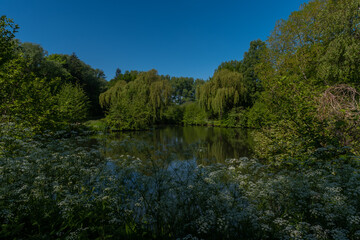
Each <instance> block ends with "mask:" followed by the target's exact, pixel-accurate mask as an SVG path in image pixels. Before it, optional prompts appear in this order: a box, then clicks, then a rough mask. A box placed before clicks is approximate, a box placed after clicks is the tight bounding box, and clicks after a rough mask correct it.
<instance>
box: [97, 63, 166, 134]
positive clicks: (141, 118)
mask: <svg viewBox="0 0 360 240" xmlns="http://www.w3.org/2000/svg"><path fill="white" fill-rule="evenodd" d="M171 92H172V88H171V85H170V83H169V81H168V80H164V79H161V77H160V76H159V75H158V73H157V71H156V70H154V69H153V70H150V71H148V72H142V73H140V74H139V75H138V76H137V78H136V79H135V80H133V81H130V82H126V81H124V80H118V81H117V82H116V83H115V85H114V86H112V87H111V88H109V89H108V90H107V91H106V92H104V93H102V94H101V95H100V104H101V106H102V107H103V108H104V109H106V110H107V112H108V114H107V116H106V118H107V121H108V122H109V124H110V125H111V126H113V127H114V128H116V129H120V130H122V129H146V128H149V127H150V126H151V125H152V124H154V123H157V122H159V121H160V120H161V119H162V118H163V115H164V112H165V110H166V108H167V106H168V105H169V104H170V97H171Z"/></svg>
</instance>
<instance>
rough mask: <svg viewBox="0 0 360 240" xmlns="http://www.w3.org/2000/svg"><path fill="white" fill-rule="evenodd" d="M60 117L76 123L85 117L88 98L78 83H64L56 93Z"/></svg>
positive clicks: (87, 109) (87, 108)
mask: <svg viewBox="0 0 360 240" xmlns="http://www.w3.org/2000/svg"><path fill="white" fill-rule="evenodd" d="M56 100H57V107H58V111H59V114H60V116H61V118H62V119H63V120H64V121H66V122H69V123H78V122H81V121H84V120H85V119H86V118H87V115H88V111H89V100H88V97H87V96H86V93H85V91H84V90H83V89H82V88H81V87H80V86H79V85H72V84H70V83H68V84H64V85H63V86H62V88H61V90H60V92H59V93H58V94H57V95H56Z"/></svg>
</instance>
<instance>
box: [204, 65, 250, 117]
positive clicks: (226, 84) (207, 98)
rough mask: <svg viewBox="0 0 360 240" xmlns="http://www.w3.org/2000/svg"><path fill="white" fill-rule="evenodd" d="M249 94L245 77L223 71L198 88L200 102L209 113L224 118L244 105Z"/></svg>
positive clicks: (237, 73) (233, 72) (226, 70)
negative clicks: (235, 108) (237, 107)
mask: <svg viewBox="0 0 360 240" xmlns="http://www.w3.org/2000/svg"><path fill="white" fill-rule="evenodd" d="M247 94H248V91H247V88H246V85H245V83H244V79H243V75H242V74H241V73H239V72H235V71H230V70H228V69H223V70H220V71H217V72H215V74H214V76H213V77H212V78H211V79H210V81H208V82H206V83H205V84H203V85H201V86H200V87H199V88H198V101H199V103H200V105H201V106H202V107H203V108H205V109H206V110H207V111H210V112H212V113H213V114H215V115H218V116H219V117H220V118H222V116H223V114H224V113H227V112H228V111H229V110H231V109H232V108H234V107H236V106H241V105H242V104H244V103H245V101H246V99H247Z"/></svg>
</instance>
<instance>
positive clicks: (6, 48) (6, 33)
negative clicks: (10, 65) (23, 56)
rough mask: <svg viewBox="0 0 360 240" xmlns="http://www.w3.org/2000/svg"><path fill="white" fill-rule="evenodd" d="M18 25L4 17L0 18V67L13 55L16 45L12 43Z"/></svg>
mask: <svg viewBox="0 0 360 240" xmlns="http://www.w3.org/2000/svg"><path fill="white" fill-rule="evenodd" d="M18 28H19V27H18V25H16V24H15V23H14V22H13V20H12V19H9V18H7V17H6V16H1V17H0V67H1V66H2V65H3V64H4V63H6V62H7V61H9V60H10V59H11V58H12V57H13V55H14V48H15V47H16V43H15V41H14V37H15V33H16V32H17V29H18Z"/></svg>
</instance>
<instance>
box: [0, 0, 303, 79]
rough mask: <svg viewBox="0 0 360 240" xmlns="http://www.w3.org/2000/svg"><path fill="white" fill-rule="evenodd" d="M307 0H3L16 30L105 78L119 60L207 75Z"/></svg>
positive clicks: (2, 9)
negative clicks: (85, 65)
mask: <svg viewBox="0 0 360 240" xmlns="http://www.w3.org/2000/svg"><path fill="white" fill-rule="evenodd" d="M306 2H308V1H304V0H290V1H289V0H272V1H269V0H247V1H245V0H221V1H220V0H218V1H213V0H167V1H166V0H118V1H115V0H96V1H95V0H61V1H60V0H0V15H6V16H7V17H8V18H11V19H13V20H14V22H15V23H16V24H18V25H19V26H20V29H19V32H18V33H17V35H16V38H18V39H20V41H21V42H32V43H37V44H40V45H41V46H42V47H43V48H44V49H45V50H46V51H48V53H49V54H52V53H61V54H72V53H76V55H77V56H78V57H79V58H80V59H81V60H82V61H84V62H85V63H87V64H89V65H90V66H91V67H93V68H99V69H102V70H103V71H104V72H105V74H106V76H107V78H106V79H107V80H110V79H112V78H113V77H114V75H115V71H116V69H117V68H120V69H121V70H122V72H125V70H138V71H148V70H150V69H156V70H157V71H158V72H159V74H163V75H170V76H177V77H180V76H183V77H193V78H202V79H205V80H206V79H208V78H209V77H211V76H212V75H213V73H214V70H215V69H216V68H217V67H218V66H219V65H220V64H221V63H222V62H224V61H230V60H241V59H242V57H243V54H244V53H245V52H246V51H247V50H248V48H249V45H250V42H251V41H252V40H257V39H261V40H263V41H265V40H266V39H267V37H268V36H269V35H270V34H271V31H272V30H273V28H274V26H275V23H276V21H277V20H280V19H286V18H287V17H288V16H289V15H290V13H291V12H293V11H297V10H299V7H300V6H301V4H303V3H306Z"/></svg>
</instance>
